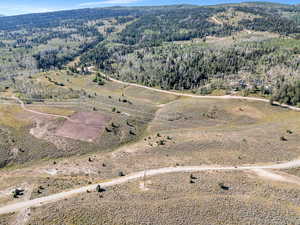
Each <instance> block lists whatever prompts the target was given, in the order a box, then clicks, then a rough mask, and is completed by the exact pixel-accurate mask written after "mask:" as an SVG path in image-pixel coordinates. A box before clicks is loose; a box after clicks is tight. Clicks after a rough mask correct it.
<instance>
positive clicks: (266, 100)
mask: <svg viewBox="0 0 300 225" xmlns="http://www.w3.org/2000/svg"><path fill="white" fill-rule="evenodd" d="M102 75H103V76H105V77H107V78H108V79H109V80H111V81H113V82H116V83H119V84H123V85H129V86H134V87H140V88H144V89H148V90H151V91H156V92H161V93H165V94H171V95H176V96H182V97H190V98H200V99H240V100H248V101H260V102H267V103H269V102H270V101H269V100H268V99H263V98H255V97H243V96H232V95H225V96H208V95H193V94H184V93H178V92H174V91H166V90H161V89H157V88H152V87H147V86H143V85H140V84H135V83H129V82H124V81H120V80H116V79H113V78H111V77H108V76H106V75H105V74H102ZM274 104H275V105H279V106H282V107H285V108H288V109H291V110H296V111H300V108H298V107H295V106H290V105H285V104H280V103H279V102H274Z"/></svg>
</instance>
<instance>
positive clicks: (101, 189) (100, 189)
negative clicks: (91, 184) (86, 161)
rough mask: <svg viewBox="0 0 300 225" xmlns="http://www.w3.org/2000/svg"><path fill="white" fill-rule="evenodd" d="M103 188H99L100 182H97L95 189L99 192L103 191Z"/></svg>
mask: <svg viewBox="0 0 300 225" xmlns="http://www.w3.org/2000/svg"><path fill="white" fill-rule="evenodd" d="M103 190H104V189H103V188H101V186H100V184H98V185H97V187H96V191H97V192H99V193H100V192H103Z"/></svg>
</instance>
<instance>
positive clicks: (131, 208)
mask: <svg viewBox="0 0 300 225" xmlns="http://www.w3.org/2000/svg"><path fill="white" fill-rule="evenodd" d="M48 76H51V79H53V80H54V79H55V80H56V81H57V82H64V83H65V86H64V87H62V88H64V89H66V90H67V89H68V88H70V87H71V86H72V88H73V89H74V90H81V89H82V90H84V91H85V92H86V95H85V96H82V97H80V98H78V99H69V100H68V99H67V100H64V101H62V102H60V101H58V99H46V100H45V101H43V102H32V104H30V105H27V107H28V109H31V110H36V111H38V112H42V113H50V114H56V115H58V117H49V116H43V115H35V114H34V113H31V112H27V111H24V110H22V108H21V107H19V106H17V105H13V106H10V105H3V106H1V108H0V112H1V113H2V114H3V115H7V116H5V117H2V118H1V120H0V125H1V127H0V128H1V136H0V138H1V160H2V161H1V166H2V167H3V168H2V169H1V170H0V206H4V205H7V204H10V203H15V202H22V201H24V200H26V198H30V199H35V198H39V197H42V196H48V195H51V194H54V193H59V192H61V191H63V190H70V189H73V188H79V187H82V186H85V185H88V184H94V183H98V182H103V181H107V180H110V179H112V178H115V177H118V176H119V173H120V171H122V172H123V173H124V174H125V175H127V174H130V173H134V172H137V171H143V170H148V169H154V168H163V167H176V166H200V165H216V166H225V165H228V166H241V165H252V164H255V165H265V164H269V163H279V162H285V161H289V160H294V159H297V158H299V155H300V148H299V140H300V139H299V138H300V137H299V135H300V117H299V112H295V111H291V110H288V109H284V108H281V107H276V106H271V105H270V104H268V103H262V102H256V101H245V100H219V99H193V98H188V97H177V96H173V95H171V94H163V93H159V94H158V93H156V92H154V91H151V90H146V89H142V88H138V87H128V86H124V85H121V84H116V83H113V82H110V81H106V82H105V84H104V85H103V86H98V85H97V84H95V83H94V82H92V79H93V75H90V76H87V77H86V78H85V79H82V78H80V77H75V76H74V77H73V76H68V75H66V74H64V73H62V74H61V75H57V74H56V73H55V74H52V75H48ZM33 79H34V80H35V78H33ZM66 80H69V81H68V82H66ZM39 82H41V81H39ZM45 82H48V81H45ZM88 95H90V96H88ZM43 105H44V106H43ZM61 106H64V107H61ZM59 115H60V116H68V117H69V119H70V120H71V121H73V120H74V121H76V123H78V124H75V126H74V124H72V122H71V121H68V120H66V119H65V118H59ZM284 172H285V173H286V175H288V174H290V175H291V176H292V175H294V176H296V177H298V176H299V171H298V169H290V170H287V171H284ZM193 176H195V178H196V179H191V177H190V174H189V173H175V174H166V175H159V176H155V177H147V176H146V180H145V183H143V180H138V181H133V182H130V183H128V184H123V185H119V186H115V187H110V188H107V190H106V191H105V192H103V193H96V192H95V190H91V191H90V193H85V194H81V195H78V196H74V197H73V198H71V199H69V198H68V199H66V200H63V201H59V202H55V203H53V204H48V205H45V206H43V207H38V208H32V209H31V210H30V213H27V217H25V218H26V220H25V222H24V221H23V224H31V225H33V224H45V225H46V224H66V225H67V224H68V225H69V224H78V225H84V224H89V225H90V224H95V225H96V224H97V225H98V224H199V223H200V224H259V225H261V224H280V225H281V224H299V222H300V220H299V218H300V208H299V204H300V199H299V196H300V189H299V188H300V186H299V185H296V184H292V183H286V182H280V181H273V180H268V179H266V178H263V177H260V176H258V175H257V174H256V173H255V172H253V171H248V172H230V171H228V172H216V171H211V172H201V173H194V174H193ZM294 178H295V177H294ZM297 179H298V178H297ZM191 180H192V182H191ZM221 183H222V184H224V186H222V185H221ZM222 187H223V188H222ZM224 187H225V189H224ZM15 188H24V189H25V193H26V194H25V195H24V196H21V197H20V198H18V199H14V198H13V197H12V194H11V192H12V191H13V190H14V189H15ZM227 188H228V190H227ZM46 212H47V213H46ZM20 213H22V212H20ZM20 213H14V214H9V215H4V216H3V215H2V216H0V224H1V225H2V224H3V225H6V224H16V221H19V219H18V218H20V217H22V216H24V215H25V214H24V215H23V214H20ZM23 213H24V212H23ZM20 215H21V216H20Z"/></svg>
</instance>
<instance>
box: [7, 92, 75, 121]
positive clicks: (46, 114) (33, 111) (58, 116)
mask: <svg viewBox="0 0 300 225" xmlns="http://www.w3.org/2000/svg"><path fill="white" fill-rule="evenodd" d="M11 98H12V99H14V100H16V101H17V102H19V103H20V105H21V108H22V109H23V110H24V111H26V112H30V113H33V114H37V115H42V116H50V117H55V118H63V119H66V120H69V121H71V122H75V121H73V120H71V119H70V118H69V117H68V116H62V115H56V114H51V113H43V112H39V111H36V110H32V109H28V108H27V107H26V106H25V103H24V102H23V101H22V100H21V99H19V98H17V97H16V96H12V97H11Z"/></svg>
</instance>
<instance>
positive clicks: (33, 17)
mask: <svg viewBox="0 0 300 225" xmlns="http://www.w3.org/2000/svg"><path fill="white" fill-rule="evenodd" d="M0 50H1V51H0V80H1V87H0V90H5V87H6V86H8V85H13V84H14V83H15V77H24V80H26V79H28V77H30V76H32V75H33V74H37V73H39V72H42V71H48V70H57V71H59V70H61V71H68V74H70V76H72V75H74V74H76V75H82V76H85V75H87V74H90V73H91V72H94V71H95V70H100V71H102V72H104V73H106V74H107V75H109V76H112V77H115V78H118V79H121V80H126V81H130V82H137V83H141V84H144V85H147V86H151V87H158V88H162V89H168V90H169V89H172V90H180V91H192V92H193V93H197V94H215V93H216V92H221V93H223V94H233V93H235V94H242V95H262V96H265V97H268V98H270V99H271V100H276V101H280V102H282V103H286V104H291V105H299V104H300V7H299V6H292V5H282V4H271V3H243V4H227V5H217V6H205V7H199V6H193V5H177V6H159V7H128V8H125V7H124V8H123V7H113V8H96V9H82V10H71V11H60V12H53V13H42V14H30V15H21V16H11V17H1V18H0Z"/></svg>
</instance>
